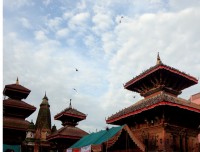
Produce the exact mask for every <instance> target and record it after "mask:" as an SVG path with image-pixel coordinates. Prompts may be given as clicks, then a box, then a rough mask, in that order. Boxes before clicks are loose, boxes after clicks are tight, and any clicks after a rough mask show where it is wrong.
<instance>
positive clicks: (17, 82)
mask: <svg viewBox="0 0 200 152" xmlns="http://www.w3.org/2000/svg"><path fill="white" fill-rule="evenodd" d="M16 84H17V85H19V80H18V77H17V80H16Z"/></svg>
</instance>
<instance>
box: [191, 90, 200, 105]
mask: <svg viewBox="0 0 200 152" xmlns="http://www.w3.org/2000/svg"><path fill="white" fill-rule="evenodd" d="M190 101H191V102H193V103H196V104H198V105H200V92H199V93H196V94H194V95H192V96H191V97H190Z"/></svg>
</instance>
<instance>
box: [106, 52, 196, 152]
mask: <svg viewBox="0 0 200 152" xmlns="http://www.w3.org/2000/svg"><path fill="white" fill-rule="evenodd" d="M197 83H198V80H197V79H196V78H194V77H192V76H190V75H187V74H185V73H184V72H180V71H179V70H177V69H175V68H172V67H169V66H167V65H164V64H163V63H162V62H161V60H160V57H159V55H158V58H157V64H156V65H155V66H153V67H151V68H150V69H148V70H146V71H145V72H143V73H142V74H140V75H138V76H137V77H135V78H133V79H132V80H130V81H128V82H127V83H126V84H125V86H124V87H125V89H128V90H130V91H134V92H137V93H140V95H141V96H143V97H144V99H143V100H140V101H138V102H136V103H135V104H133V105H132V106H130V107H128V108H125V109H123V110H121V111H120V112H118V113H116V114H114V115H112V116H110V117H109V118H108V119H107V123H109V124H116V125H123V124H127V125H128V126H129V127H130V128H131V130H132V132H133V134H134V135H136V136H137V138H138V139H139V140H140V141H142V142H143V143H144V144H145V146H146V151H173V152H190V151H193V152H198V151H199V147H198V146H199V143H198V139H197V136H198V133H199V130H198V127H199V125H200V105H197V104H195V103H191V102H190V101H189V100H185V99H182V98H179V97H177V96H178V95H179V94H181V92H182V90H183V89H185V88H187V87H190V86H192V85H194V84H197ZM133 151H134V148H133Z"/></svg>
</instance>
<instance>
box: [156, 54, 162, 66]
mask: <svg viewBox="0 0 200 152" xmlns="http://www.w3.org/2000/svg"><path fill="white" fill-rule="evenodd" d="M161 63H162V61H161V59H160V56H159V52H158V55H157V62H156V64H161Z"/></svg>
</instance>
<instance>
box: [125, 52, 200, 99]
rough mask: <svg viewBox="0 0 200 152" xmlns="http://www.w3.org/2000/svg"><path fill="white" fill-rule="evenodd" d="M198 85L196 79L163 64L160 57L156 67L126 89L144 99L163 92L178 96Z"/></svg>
mask: <svg viewBox="0 0 200 152" xmlns="http://www.w3.org/2000/svg"><path fill="white" fill-rule="evenodd" d="M197 83H198V80H197V79H196V78H195V77H193V76H190V75H188V74H186V73H184V72H181V71H179V70H177V69H175V68H173V67H170V66H167V65H165V64H163V63H162V62H161V60H160V57H159V55H158V57H157V64H156V65H155V66H153V67H150V68H149V69H148V70H146V71H144V72H143V73H141V74H140V75H138V76H136V77H134V78H133V79H131V80H130V81H128V82H127V83H126V84H125V85H124V88H125V89H128V90H131V91H134V92H137V93H140V95H141V96H144V97H147V96H149V95H152V94H154V93H155V92H158V91H161V90H162V91H165V92H168V93H170V94H173V95H175V96H177V95H179V94H181V92H182V90H183V89H185V88H188V87H190V86H192V85H194V84H197Z"/></svg>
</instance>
